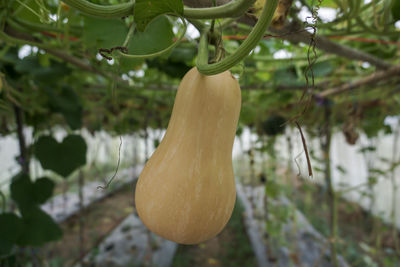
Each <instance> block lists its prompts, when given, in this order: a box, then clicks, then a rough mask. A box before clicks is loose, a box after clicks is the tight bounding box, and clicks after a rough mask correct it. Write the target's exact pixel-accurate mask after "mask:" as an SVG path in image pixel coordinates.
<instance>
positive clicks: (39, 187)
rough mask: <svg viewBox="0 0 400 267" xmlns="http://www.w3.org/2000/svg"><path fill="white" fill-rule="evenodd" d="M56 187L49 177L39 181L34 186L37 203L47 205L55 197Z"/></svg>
mask: <svg viewBox="0 0 400 267" xmlns="http://www.w3.org/2000/svg"><path fill="white" fill-rule="evenodd" d="M54 186H55V184H54V182H53V181H52V180H50V179H49V178H47V177H43V178H39V179H37V180H36V181H35V183H34V184H33V191H34V197H35V201H36V202H37V203H38V204H43V203H45V202H46V201H47V200H48V199H49V198H50V197H51V196H52V195H53V190H54Z"/></svg>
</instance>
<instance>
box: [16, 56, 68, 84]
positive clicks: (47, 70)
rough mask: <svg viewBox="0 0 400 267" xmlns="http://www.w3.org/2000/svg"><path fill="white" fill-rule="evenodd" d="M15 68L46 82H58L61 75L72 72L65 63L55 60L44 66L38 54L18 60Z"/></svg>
mask: <svg viewBox="0 0 400 267" xmlns="http://www.w3.org/2000/svg"><path fill="white" fill-rule="evenodd" d="M15 70H16V71H18V72H19V73H23V74H30V75H32V76H33V79H35V80H37V81H39V82H42V83H45V84H49V83H53V82H58V81H60V77H63V76H64V75H68V74H69V73H70V72H71V69H70V68H68V67H67V65H66V64H65V63H60V62H57V61H54V60H50V61H49V66H46V67H43V66H42V64H41V63H40V62H39V58H38V56H36V55H34V56H27V57H25V58H23V59H22V60H18V61H17V62H16V64H15Z"/></svg>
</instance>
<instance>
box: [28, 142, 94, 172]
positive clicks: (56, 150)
mask: <svg viewBox="0 0 400 267" xmlns="http://www.w3.org/2000/svg"><path fill="white" fill-rule="evenodd" d="M86 150H87V147H86V142H85V140H84V139H83V138H82V137H81V136H80V135H68V136H67V137H66V138H64V140H63V141H62V143H58V142H57V140H55V139H54V138H53V137H52V136H42V137H40V138H39V140H38V141H37V142H36V144H35V156H36V158H37V159H38V160H39V162H40V164H41V165H42V167H43V168H44V169H47V170H52V171H54V172H55V173H57V174H59V175H61V176H63V177H64V178H65V177H68V176H69V175H70V174H71V173H72V172H73V171H75V170H76V169H78V168H79V167H81V166H82V165H85V164H86Z"/></svg>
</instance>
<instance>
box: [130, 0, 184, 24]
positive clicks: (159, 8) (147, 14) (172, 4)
mask: <svg viewBox="0 0 400 267" xmlns="http://www.w3.org/2000/svg"><path fill="white" fill-rule="evenodd" d="M162 14H176V15H183V2H182V0H168V1H165V0H136V3H135V9H134V12H133V18H134V20H135V23H136V27H137V29H138V30H139V31H141V32H142V31H144V30H145V28H146V26H147V25H148V24H149V23H150V22H151V21H152V20H153V19H154V18H156V17H158V16H160V15H162Z"/></svg>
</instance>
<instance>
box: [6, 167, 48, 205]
mask: <svg viewBox="0 0 400 267" xmlns="http://www.w3.org/2000/svg"><path fill="white" fill-rule="evenodd" d="M53 190H54V182H53V181H51V180H50V179H49V178H46V177H43V178H39V179H37V180H36V181H35V182H34V183H32V181H31V179H30V178H29V176H28V175H26V174H22V173H21V174H18V175H16V176H15V177H14V178H13V179H12V182H11V185H10V191H11V198H12V199H13V200H14V201H15V202H17V204H18V206H19V208H20V210H25V209H29V208H31V207H32V206H35V205H39V204H43V203H44V202H46V200H47V199H49V198H50V197H51V196H52V195H53Z"/></svg>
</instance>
